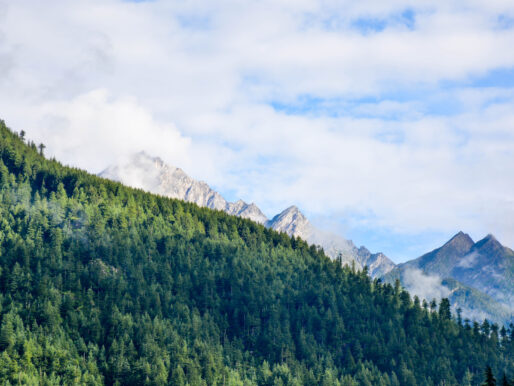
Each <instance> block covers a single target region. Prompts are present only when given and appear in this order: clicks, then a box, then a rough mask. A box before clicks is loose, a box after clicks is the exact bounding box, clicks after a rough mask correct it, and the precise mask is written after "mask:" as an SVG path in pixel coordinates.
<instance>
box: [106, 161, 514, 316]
mask: <svg viewBox="0 0 514 386" xmlns="http://www.w3.org/2000/svg"><path fill="white" fill-rule="evenodd" d="M100 176H101V177H104V178H108V179H111V180H115V181H119V182H122V183H124V184H126V185H129V186H133V187H136V188H140V189H143V190H146V191H149V192H152V193H156V194H160V195H163V196H167V197H170V198H177V199H181V200H184V201H188V202H193V203H196V204H197V205H200V206H205V207H208V208H211V209H217V210H222V211H224V212H226V213H228V214H231V215H235V216H240V217H243V218H248V219H250V220H253V221H256V222H258V223H260V224H263V225H264V226H266V227H269V228H272V229H274V230H277V231H279V232H284V233H287V234H288V235H289V236H295V237H300V238H302V239H304V240H306V241H308V242H309V243H311V244H315V245H319V246H321V247H322V248H323V249H324V251H325V253H326V254H327V255H328V256H330V257H332V258H337V257H340V258H341V259H342V261H343V263H344V264H352V262H353V264H355V266H356V268H359V269H360V268H363V267H364V266H367V267H368V272H369V274H370V276H371V277H373V278H381V279H382V280H385V281H389V282H394V280H396V279H399V280H400V281H401V283H402V285H403V286H404V287H406V288H407V289H408V290H409V291H410V292H411V293H413V294H417V295H418V296H420V297H422V298H425V299H427V300H430V299H432V298H436V299H437V298H441V297H449V298H450V300H451V302H452V304H453V306H454V309H455V310H456V309H457V308H461V309H462V310H463V317H467V318H470V319H477V320H480V319H484V318H488V319H490V320H493V321H497V322H502V323H505V322H506V321H510V320H513V318H512V314H513V312H514V297H513V294H514V252H513V251H512V250H511V249H509V248H506V247H504V246H502V245H501V244H500V243H499V242H498V241H497V240H496V239H495V238H494V237H493V236H492V235H489V236H487V237H486V238H484V239H482V240H480V241H479V242H477V243H474V241H473V240H472V239H471V238H470V237H469V236H468V235H467V234H464V233H462V232H459V233H458V234H457V235H455V236H454V237H453V238H452V239H451V240H450V241H448V242H447V243H446V244H444V245H443V246H442V247H441V248H438V249H435V250H434V251H432V252H429V253H427V254H425V255H423V256H421V257H419V258H417V259H414V260H411V261H408V262H406V263H402V264H398V265H396V264H395V263H393V261H391V260H390V259H389V258H388V257H387V256H385V255H384V254H383V253H371V252H370V251H369V250H368V249H367V248H365V247H364V246H361V247H360V248H357V247H356V246H355V244H354V243H353V242H352V241H351V240H347V239H345V238H344V237H341V236H339V235H337V234H334V233H330V232H325V231H323V230H320V229H318V228H316V227H315V226H314V225H312V223H311V222H310V221H309V220H308V219H307V218H306V217H305V215H304V214H303V213H302V212H301V211H300V210H299V209H298V208H297V207H296V206H294V205H293V206H290V207H289V208H287V209H285V210H284V211H282V212H281V213H279V214H277V215H276V216H274V217H273V218H271V219H268V218H267V217H266V216H265V215H264V213H263V212H262V211H261V210H260V209H259V207H257V206H256V205H255V204H254V203H251V204H248V203H246V202H244V201H242V200H239V201H236V202H228V201H227V200H225V199H224V198H223V197H222V196H221V195H220V194H219V193H218V192H216V191H215V190H213V189H212V188H211V187H210V186H209V185H208V184H207V183H205V182H203V181H197V180H195V179H193V178H191V177H190V176H188V175H187V174H186V173H185V172H184V171H183V170H182V169H180V168H177V167H174V166H170V165H167V164H166V163H164V162H163V161H162V160H161V159H160V158H158V157H151V156H150V155H148V154H147V153H145V152H139V153H136V154H134V155H132V156H131V157H129V158H128V159H127V160H126V161H125V162H122V163H119V164H117V165H112V166H110V167H108V168H107V169H105V170H104V171H102V172H101V173H100Z"/></svg>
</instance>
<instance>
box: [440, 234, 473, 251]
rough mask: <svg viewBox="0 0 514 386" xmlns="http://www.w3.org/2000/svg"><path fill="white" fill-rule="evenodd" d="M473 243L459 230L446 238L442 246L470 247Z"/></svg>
mask: <svg viewBox="0 0 514 386" xmlns="http://www.w3.org/2000/svg"><path fill="white" fill-rule="evenodd" d="M473 244H475V242H474V241H473V239H472V238H471V237H470V236H469V235H468V234H467V233H464V232H462V231H459V232H458V233H457V234H456V235H455V236H453V237H452V238H451V239H450V240H448V241H447V242H446V243H445V244H444V245H443V246H442V248H445V247H457V248H471V247H472V246H473Z"/></svg>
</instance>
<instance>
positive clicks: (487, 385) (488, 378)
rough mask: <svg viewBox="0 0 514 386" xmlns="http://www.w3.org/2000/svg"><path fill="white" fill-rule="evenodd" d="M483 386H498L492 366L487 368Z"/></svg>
mask: <svg viewBox="0 0 514 386" xmlns="http://www.w3.org/2000/svg"><path fill="white" fill-rule="evenodd" d="M482 385H483V386H496V378H494V375H493V370H491V366H487V367H486V368H485V381H484V382H483V383H482Z"/></svg>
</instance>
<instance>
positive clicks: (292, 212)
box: [99, 151, 395, 277]
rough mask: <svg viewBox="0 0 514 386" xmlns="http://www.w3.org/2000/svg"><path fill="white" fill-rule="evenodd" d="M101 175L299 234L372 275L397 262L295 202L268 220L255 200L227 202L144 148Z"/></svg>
mask: <svg viewBox="0 0 514 386" xmlns="http://www.w3.org/2000/svg"><path fill="white" fill-rule="evenodd" d="M99 176H100V177H104V178H108V179H111V180H114V181H119V182H122V183H124V184H126V185H129V186H133V187H137V188H141V189H143V190H146V191H149V192H152V193H156V194H161V195H163V196H167V197H171V198H178V199H182V200H184V201H188V202H194V203H196V204H198V205H200V206H205V207H208V208H211V209H217V210H222V211H224V212H226V213H228V214H231V215H235V216H239V217H243V218H248V219H250V220H253V221H256V222H258V223H260V224H263V225H264V226H266V227H269V228H271V229H274V230H277V231H279V232H284V233H286V234H287V235H289V236H294V237H300V238H302V239H304V240H306V241H308V242H309V243H312V244H315V245H319V246H321V247H322V248H323V249H324V250H325V252H326V253H327V254H328V255H329V256H330V257H332V258H333V259H335V258H337V257H340V258H341V261H342V262H343V263H344V264H349V265H350V264H352V262H354V263H355V264H356V267H357V268H363V267H364V266H366V265H368V266H370V271H369V272H370V274H371V275H372V277H376V276H379V275H383V274H385V273H387V272H388V271H389V270H391V269H392V268H393V267H394V265H395V264H394V263H393V262H392V261H391V260H390V259H389V258H388V257H387V256H385V255H384V254H383V253H376V254H372V253H371V252H369V251H368V250H367V249H366V248H365V247H360V248H357V247H356V246H355V245H354V244H353V242H352V241H351V240H347V239H345V238H343V237H341V236H339V235H336V234H334V233H330V232H326V231H322V230H320V229H318V228H316V227H315V226H313V225H312V223H311V222H310V221H309V220H308V219H307V217H305V215H304V214H303V213H302V212H301V211H300V209H299V208H298V207H297V206H296V205H291V206H289V207H288V208H286V209H284V210H283V211H282V212H280V213H278V214H276V215H275V216H273V217H272V218H271V219H268V218H267V217H266V216H265V215H264V213H262V211H261V210H260V209H259V207H258V206H257V205H255V204H254V203H251V204H248V203H246V202H245V201H243V200H241V199H240V200H238V201H236V202H234V203H232V202H228V201H226V200H225V199H224V198H223V196H221V194H219V193H218V192H216V191H215V190H213V189H212V188H211V187H210V186H209V185H208V184H207V183H206V182H203V181H197V180H195V179H193V178H191V177H190V176H189V175H187V174H186V173H185V172H184V171H183V170H182V169H180V168H177V167H174V166H170V165H168V164H166V163H165V162H164V161H163V160H162V159H161V158H159V157H152V156H150V155H148V154H147V153H146V152H144V151H141V152H138V153H135V154H133V155H131V156H130V157H129V158H128V159H127V160H124V161H123V162H119V163H117V164H115V165H111V166H109V167H107V168H106V169H104V170H103V171H102V172H100V173H99Z"/></svg>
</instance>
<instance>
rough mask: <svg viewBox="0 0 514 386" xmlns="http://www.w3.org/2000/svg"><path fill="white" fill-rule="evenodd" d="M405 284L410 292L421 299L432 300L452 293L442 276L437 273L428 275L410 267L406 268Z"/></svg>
mask: <svg viewBox="0 0 514 386" xmlns="http://www.w3.org/2000/svg"><path fill="white" fill-rule="evenodd" d="M403 284H404V286H405V288H407V289H408V290H409V292H410V293H412V294H414V295H418V297H419V298H420V299H426V300H427V301H431V300H432V299H436V300H437V301H439V300H440V299H441V298H446V297H448V296H449V295H450V290H449V289H448V287H446V286H444V285H443V284H442V281H441V278H440V277H439V276H436V275H430V276H429V275H426V274H424V273H423V272H422V271H421V270H419V269H415V268H409V269H407V270H405V272H404V277H403Z"/></svg>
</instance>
